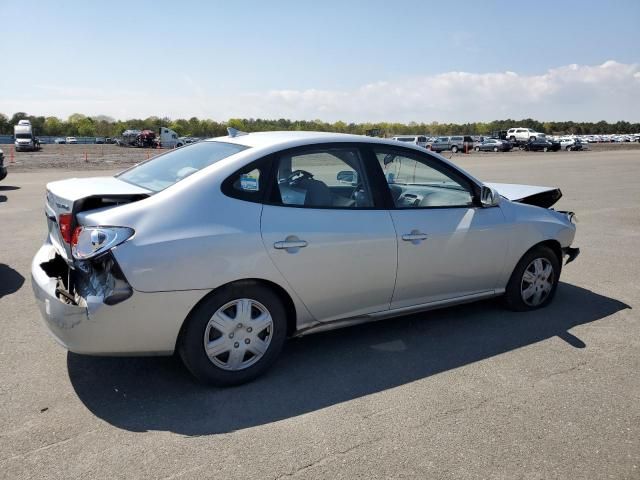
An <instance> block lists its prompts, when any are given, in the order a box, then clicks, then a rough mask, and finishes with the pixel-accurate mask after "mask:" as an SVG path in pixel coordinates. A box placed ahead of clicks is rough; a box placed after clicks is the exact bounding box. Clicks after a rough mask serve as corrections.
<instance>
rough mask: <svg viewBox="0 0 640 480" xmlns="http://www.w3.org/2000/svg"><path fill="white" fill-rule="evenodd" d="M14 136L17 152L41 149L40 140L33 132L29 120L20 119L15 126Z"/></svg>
mask: <svg viewBox="0 0 640 480" xmlns="http://www.w3.org/2000/svg"><path fill="white" fill-rule="evenodd" d="M13 138H14V145H15V147H16V152H35V151H37V150H40V141H39V140H38V139H37V138H36V137H35V135H34V134H33V128H32V127H31V122H30V121H29V120H20V121H19V122H18V124H17V125H15V126H14V127H13Z"/></svg>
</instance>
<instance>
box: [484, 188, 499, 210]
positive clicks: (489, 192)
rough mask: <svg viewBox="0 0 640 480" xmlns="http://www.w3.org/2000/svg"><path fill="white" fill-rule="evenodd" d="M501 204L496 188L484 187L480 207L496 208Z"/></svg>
mask: <svg viewBox="0 0 640 480" xmlns="http://www.w3.org/2000/svg"><path fill="white" fill-rule="evenodd" d="M498 203H500V194H499V193H498V192H497V191H496V189H495V188H491V187H487V186H485V185H483V186H482V189H481V190H480V205H482V206H483V207H485V208H486V207H495V206H496V205H498Z"/></svg>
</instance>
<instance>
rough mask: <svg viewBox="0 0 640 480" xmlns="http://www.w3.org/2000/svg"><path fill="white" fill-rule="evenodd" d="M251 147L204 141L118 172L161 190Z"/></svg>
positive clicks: (120, 176)
mask: <svg viewBox="0 0 640 480" xmlns="http://www.w3.org/2000/svg"><path fill="white" fill-rule="evenodd" d="M247 148H249V147H245V146H244V145H236V144H234V143H224V142H200V143H194V144H192V145H189V146H187V147H182V148H178V149H176V150H173V151H171V152H169V153H165V154H164V155H160V156H158V157H155V158H152V159H151V160H147V161H146V162H143V163H141V164H139V165H136V166H135V167H133V168H130V169H129V170H126V171H124V172H122V173H121V174H120V175H118V178H119V179H120V180H124V181H125V182H129V183H132V184H134V185H137V186H139V187H142V188H146V189H148V190H151V191H153V192H159V191H160V190H164V189H165V188H167V187H170V186H171V185H173V184H174V183H177V182H179V181H180V180H182V179H183V178H186V177H188V176H189V175H191V174H192V173H195V172H197V171H198V170H202V169H203V168H205V167H208V166H209V165H213V164H214V163H216V162H217V161H219V160H222V159H224V158H227V157H230V156H231V155H234V154H236V153H238V152H241V151H242V150H246V149H247Z"/></svg>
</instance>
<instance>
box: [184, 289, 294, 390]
mask: <svg viewBox="0 0 640 480" xmlns="http://www.w3.org/2000/svg"><path fill="white" fill-rule="evenodd" d="M286 336H287V319H286V311H285V308H284V306H283V304H282V301H281V300H280V298H279V297H278V296H277V295H276V294H275V293H274V292H273V291H272V290H270V289H268V288H266V287H263V286H262V285H259V284H257V283H254V282H242V283H238V284H232V285H229V286H226V287H223V288H222V289H220V290H219V291H218V292H216V293H215V294H213V295H210V296H209V297H207V298H205V299H204V300H203V301H202V302H201V303H200V304H199V305H198V306H197V307H196V308H195V309H194V310H193V311H192V312H191V314H190V315H189V317H188V318H187V320H186V324H185V328H184V331H183V332H182V335H181V336H180V340H179V344H178V353H179V354H180V357H181V358H182V361H183V362H184V364H185V366H186V367H187V369H188V370H189V371H190V372H191V373H192V374H193V375H194V376H195V377H196V378H198V379H199V380H200V381H202V382H204V383H209V384H211V385H217V386H228V385H238V384H241V383H246V382H248V381H251V380H253V379H254V378H256V377H258V376H259V375H261V374H262V373H264V372H265V371H266V370H267V369H268V368H269V367H270V366H271V365H272V364H273V362H274V361H275V360H276V358H277V357H278V355H279V354H280V351H281V350H282V346H283V345H284V341H285V339H286Z"/></svg>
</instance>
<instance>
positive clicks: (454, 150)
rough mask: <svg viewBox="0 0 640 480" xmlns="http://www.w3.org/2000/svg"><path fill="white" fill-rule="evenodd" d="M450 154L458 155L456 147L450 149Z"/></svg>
mask: <svg viewBox="0 0 640 480" xmlns="http://www.w3.org/2000/svg"><path fill="white" fill-rule="evenodd" d="M451 153H458V147H456V146H455V145H454V146H453V147H451Z"/></svg>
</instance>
